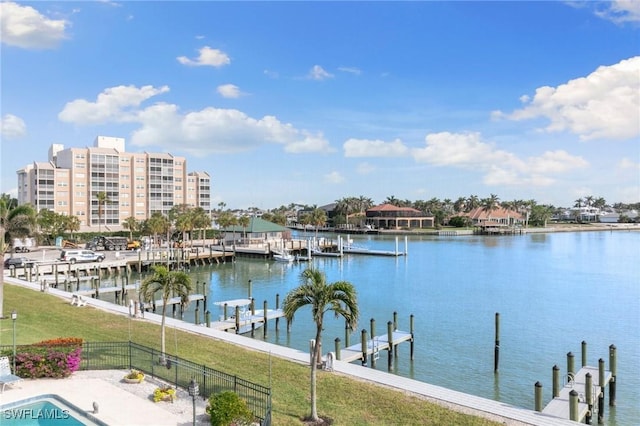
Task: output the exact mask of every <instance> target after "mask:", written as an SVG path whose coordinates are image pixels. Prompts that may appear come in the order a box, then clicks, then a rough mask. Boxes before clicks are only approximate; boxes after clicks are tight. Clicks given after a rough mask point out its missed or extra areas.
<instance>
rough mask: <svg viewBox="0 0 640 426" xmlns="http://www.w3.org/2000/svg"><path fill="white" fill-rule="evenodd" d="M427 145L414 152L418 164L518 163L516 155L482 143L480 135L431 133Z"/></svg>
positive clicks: (468, 165) (474, 165)
mask: <svg viewBox="0 0 640 426" xmlns="http://www.w3.org/2000/svg"><path fill="white" fill-rule="evenodd" d="M426 143H427V146H426V147H424V148H415V149H413V150H412V155H413V158H414V159H415V160H416V161H418V162H422V163H430V164H434V165H437V166H459V167H476V166H478V165H482V164H487V163H514V165H515V164H516V163H518V159H517V158H516V157H515V156H514V155H512V154H509V153H508V152H506V151H501V150H497V149H495V148H494V147H493V146H492V145H490V144H488V143H485V142H482V141H481V140H480V134H479V133H449V132H442V133H431V134H429V135H427V137H426Z"/></svg>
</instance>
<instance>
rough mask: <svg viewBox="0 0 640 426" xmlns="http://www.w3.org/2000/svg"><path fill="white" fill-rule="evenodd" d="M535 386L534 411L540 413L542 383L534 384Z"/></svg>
mask: <svg viewBox="0 0 640 426" xmlns="http://www.w3.org/2000/svg"><path fill="white" fill-rule="evenodd" d="M534 386H535V393H534V395H535V398H534V399H535V410H536V411H537V412H542V383H540V382H536V384H535V385H534Z"/></svg>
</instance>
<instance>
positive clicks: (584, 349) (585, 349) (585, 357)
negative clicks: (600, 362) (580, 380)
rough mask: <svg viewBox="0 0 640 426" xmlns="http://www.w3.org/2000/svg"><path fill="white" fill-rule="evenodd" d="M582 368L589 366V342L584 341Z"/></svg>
mask: <svg viewBox="0 0 640 426" xmlns="http://www.w3.org/2000/svg"><path fill="white" fill-rule="evenodd" d="M582 366H583V367H586V366H587V342H585V341H584V340H583V341H582Z"/></svg>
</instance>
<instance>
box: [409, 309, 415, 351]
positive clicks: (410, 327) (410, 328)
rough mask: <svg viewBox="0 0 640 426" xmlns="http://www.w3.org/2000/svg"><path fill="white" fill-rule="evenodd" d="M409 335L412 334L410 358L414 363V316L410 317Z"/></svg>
mask: <svg viewBox="0 0 640 426" xmlns="http://www.w3.org/2000/svg"><path fill="white" fill-rule="evenodd" d="M409 333H411V343H410V344H409V346H410V348H411V349H410V356H409V358H410V359H411V361H413V340H414V339H413V314H411V315H409Z"/></svg>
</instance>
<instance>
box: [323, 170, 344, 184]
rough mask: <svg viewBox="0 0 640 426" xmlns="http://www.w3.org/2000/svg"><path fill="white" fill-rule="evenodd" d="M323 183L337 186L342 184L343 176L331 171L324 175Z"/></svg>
mask: <svg viewBox="0 0 640 426" xmlns="http://www.w3.org/2000/svg"><path fill="white" fill-rule="evenodd" d="M324 181H325V182H327V183H331V184H338V183H342V182H344V176H342V175H341V174H340V172H336V171H333V172H331V173H327V174H326V175H324Z"/></svg>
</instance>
